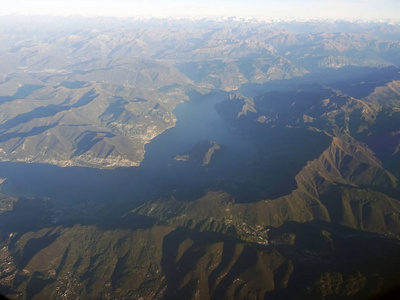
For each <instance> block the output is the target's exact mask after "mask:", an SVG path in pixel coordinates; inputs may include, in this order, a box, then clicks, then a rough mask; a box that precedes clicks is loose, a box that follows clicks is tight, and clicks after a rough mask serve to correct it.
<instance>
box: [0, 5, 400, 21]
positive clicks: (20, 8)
mask: <svg viewBox="0 0 400 300" xmlns="http://www.w3.org/2000/svg"><path fill="white" fill-rule="evenodd" d="M10 14H22V15H81V16H117V17H129V16H143V17H149V16H152V17H154V16H155V17H176V16H178V17H185V16H186V17H194V16H243V17H265V18H332V19H365V20H379V19H400V1H398V0H326V1H321V0H303V1H298V0H280V1H269V0H265V1H263V0H247V1H242V0H240V1H239V0H229V1H228V0H219V1H218V0H203V1H187V0H164V1H163V0H112V1H110V0H59V1H58V0H57V1H54V0H13V1H12V0H4V1H3V3H2V7H1V11H0V15H10Z"/></svg>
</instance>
